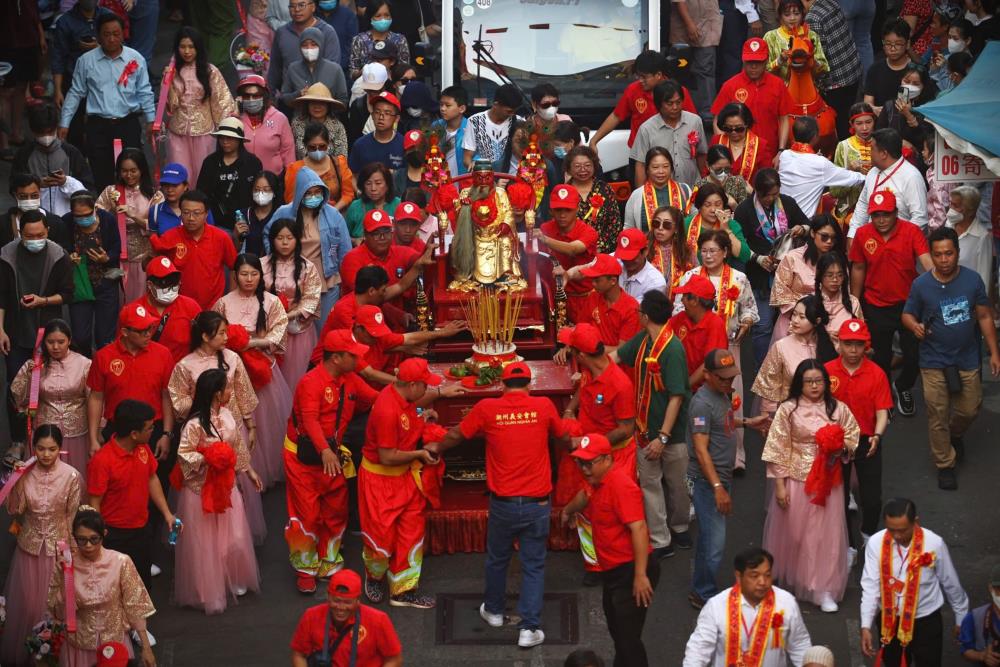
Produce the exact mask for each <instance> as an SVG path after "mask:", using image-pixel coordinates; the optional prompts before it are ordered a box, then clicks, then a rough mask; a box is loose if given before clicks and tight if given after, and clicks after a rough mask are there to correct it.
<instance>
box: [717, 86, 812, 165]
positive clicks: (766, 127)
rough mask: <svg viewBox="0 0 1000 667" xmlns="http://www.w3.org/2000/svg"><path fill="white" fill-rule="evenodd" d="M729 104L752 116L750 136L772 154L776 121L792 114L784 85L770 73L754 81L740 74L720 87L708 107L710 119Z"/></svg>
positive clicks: (786, 88)
mask: <svg viewBox="0 0 1000 667" xmlns="http://www.w3.org/2000/svg"><path fill="white" fill-rule="evenodd" d="M731 102H742V103H743V104H745V105H747V108H748V109H750V113H751V114H753V121H754V122H753V131H754V133H755V134H756V135H757V136H759V137H761V138H763V139H764V141H766V142H767V143H768V146H770V148H771V149H772V150H776V149H777V147H778V130H779V119H780V118H781V117H782V116H786V115H788V114H790V113H792V112H793V111H794V110H795V108H794V104H795V103H794V102H793V101H792V96H791V95H789V94H788V86H786V85H785V82H784V81H782V80H781V79H780V78H779V77H777V76H775V75H773V74H771V73H770V72H764V75H763V76H762V77H761V78H759V79H758V80H757V81H751V80H750V77H748V76H747V75H746V72H740V73H739V74H737V75H736V76H734V77H733V78H731V79H729V80H728V81H726V82H725V83H724V84H722V88H721V89H720V90H719V94H718V95H717V96H716V97H715V101H714V102H713V103H712V115H713V116H717V115H718V114H719V112H720V111H722V107H724V106H726V105H727V104H729V103H731ZM767 166H770V165H767Z"/></svg>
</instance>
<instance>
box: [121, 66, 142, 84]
mask: <svg viewBox="0 0 1000 667" xmlns="http://www.w3.org/2000/svg"><path fill="white" fill-rule="evenodd" d="M138 69H139V63H137V62H136V61H134V60H130V61H128V64H127V65H125V69H123V70H122V75H121V76H120V77H118V85H119V86H124V85H126V84H128V79H129V77H130V76H132V75H133V74H135V72H136V70H138Z"/></svg>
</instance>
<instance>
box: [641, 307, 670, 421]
mask: <svg viewBox="0 0 1000 667" xmlns="http://www.w3.org/2000/svg"><path fill="white" fill-rule="evenodd" d="M673 338H674V331H673V329H671V328H670V325H668V324H665V325H663V328H662V329H660V333H658V334H657V335H656V340H654V341H653V345H652V347H651V348H650V345H649V336H645V337H644V338H643V339H642V343H640V345H639V352H638V353H637V354H636V355H635V364H634V366H635V376H636V377H639V378H642V380H641V381H640V383H639V407H638V409H637V410H636V415H635V423H636V426H638V427H639V433H641V434H643V438H645V434H646V431H647V430H648V422H649V419H648V413H649V400H650V397H651V396H652V394H653V392H654V391H663V378H662V377H660V362H659V359H660V355H661V354H663V351H664V350H665V349H667V344H668V343H670V341H671V340H673ZM647 348H650V350H649V356H646V349H647ZM643 362H646V372H645V373H643V372H642V363H643Z"/></svg>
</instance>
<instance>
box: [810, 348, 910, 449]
mask: <svg viewBox="0 0 1000 667" xmlns="http://www.w3.org/2000/svg"><path fill="white" fill-rule="evenodd" d="M826 371H827V373H829V374H830V392H831V393H832V394H833V397H834V398H836V399H837V400H838V401H840V402H841V403H843V404H844V405H846V406H847V407H848V408H849V409H850V411H851V414H853V415H854V419H855V420H857V422H858V427H860V429H861V435H875V411H876V410H888V409H890V408H892V406H893V401H892V390H890V389H889V379H888V378H887V377H886V376H885V371H883V370H882V369H881V368H880V367H879V366H878V364H876V363H875V362H874V361H872V360H870V359H864V358H863V359H862V360H861V366H860V367H859V368H858V370H856V371H854V375H851V374H850V373H849V372H848V371H847V369H846V368H844V362H843V360H842V359H841V358H840V357H837V358H836V359H834V360H832V361H828V362H826Z"/></svg>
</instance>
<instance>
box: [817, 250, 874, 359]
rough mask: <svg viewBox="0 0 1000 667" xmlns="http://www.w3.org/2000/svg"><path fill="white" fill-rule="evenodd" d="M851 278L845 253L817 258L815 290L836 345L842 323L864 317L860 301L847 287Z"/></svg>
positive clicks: (827, 326) (828, 331) (831, 253)
mask: <svg viewBox="0 0 1000 667" xmlns="http://www.w3.org/2000/svg"><path fill="white" fill-rule="evenodd" d="M850 278H851V273H850V271H849V270H848V268H847V260H846V259H844V256H843V255H841V254H840V253H836V252H828V253H826V254H825V255H820V258H819V261H818V262H816V294H818V295H820V297H821V301H820V305H821V307H822V308H823V310H824V311H825V312H826V314H827V317H828V318H829V322H827V323H826V332H827V333H828V334H830V340H831V341H833V346H834V347H835V348H836V347H837V346H838V344H839V342H840V341H839V339H838V332H839V331H840V325H841V324H843V323H844V322H846V321H847V320H850V319H858V320H863V319H865V317H864V314H863V313H862V312H861V303H860V302H859V301H858V298H857V297H856V296H854V295H853V294H851V292H850V290H849V289H848V288H849V285H848V283H849V282H850Z"/></svg>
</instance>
